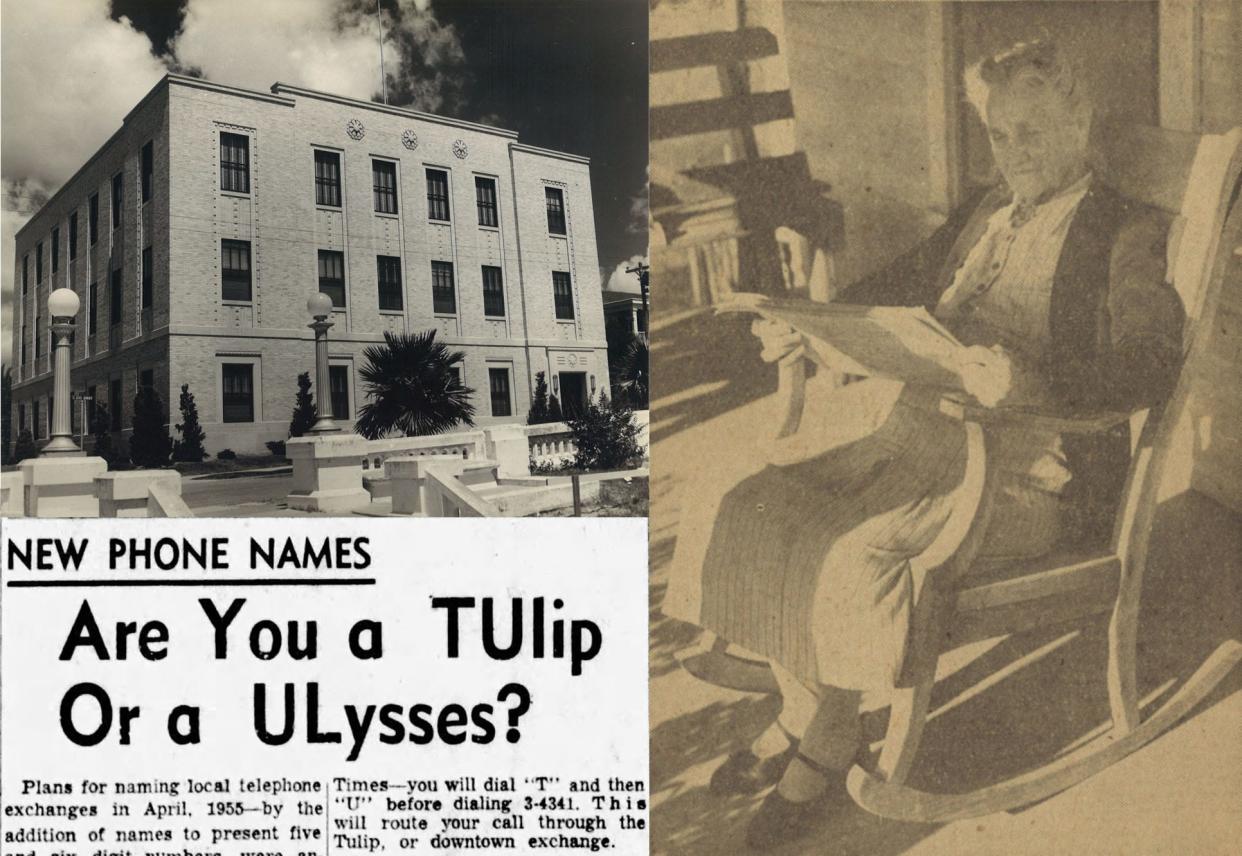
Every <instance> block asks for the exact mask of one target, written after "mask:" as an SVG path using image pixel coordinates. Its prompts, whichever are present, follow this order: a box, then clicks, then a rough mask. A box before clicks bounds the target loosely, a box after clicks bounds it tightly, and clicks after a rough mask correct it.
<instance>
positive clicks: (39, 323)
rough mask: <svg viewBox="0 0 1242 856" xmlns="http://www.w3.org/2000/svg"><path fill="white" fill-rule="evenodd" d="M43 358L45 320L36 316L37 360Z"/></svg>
mask: <svg viewBox="0 0 1242 856" xmlns="http://www.w3.org/2000/svg"><path fill="white" fill-rule="evenodd" d="M41 356H43V319H42V318H40V317H39V316H38V315H36V316H35V359H36V360H37V359H39V357H41Z"/></svg>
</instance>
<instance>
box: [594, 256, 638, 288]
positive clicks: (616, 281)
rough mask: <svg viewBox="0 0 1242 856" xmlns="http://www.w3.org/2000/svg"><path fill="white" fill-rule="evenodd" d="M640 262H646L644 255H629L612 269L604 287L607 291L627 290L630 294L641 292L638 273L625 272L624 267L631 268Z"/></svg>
mask: <svg viewBox="0 0 1242 856" xmlns="http://www.w3.org/2000/svg"><path fill="white" fill-rule="evenodd" d="M640 262H641V263H642V264H647V257H646V256H645V255H642V256H630V257H629V258H628V259H626V260H625V261H623V262H620V263H619V264H618V265H617V266H616V267H615V268H613V269H612V273H610V274H609V275H608V279H607V285H605V286H604V288H606V289H608V290H609V291H628V292H630V293H631V294H641V293H642V288H641V287H640V286H639V284H638V275H637V274H633V273H626V272H625V269H626V268H632V267H634V265H636V264H638V263H640Z"/></svg>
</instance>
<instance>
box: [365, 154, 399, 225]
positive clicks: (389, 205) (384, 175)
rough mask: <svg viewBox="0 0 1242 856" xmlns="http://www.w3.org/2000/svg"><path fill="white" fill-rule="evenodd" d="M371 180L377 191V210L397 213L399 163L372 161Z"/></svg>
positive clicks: (383, 212)
mask: <svg viewBox="0 0 1242 856" xmlns="http://www.w3.org/2000/svg"><path fill="white" fill-rule="evenodd" d="M371 181H372V185H373V189H374V191H375V210H376V211H378V212H380V213H381V214H396V213H397V165H396V164H395V163H390V162H388V161H378V160H377V161H371Z"/></svg>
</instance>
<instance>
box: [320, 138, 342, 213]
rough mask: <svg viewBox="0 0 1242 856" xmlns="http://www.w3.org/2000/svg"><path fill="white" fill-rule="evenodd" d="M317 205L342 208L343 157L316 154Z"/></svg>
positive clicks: (324, 153) (331, 153)
mask: <svg viewBox="0 0 1242 856" xmlns="http://www.w3.org/2000/svg"><path fill="white" fill-rule="evenodd" d="M315 204H316V205H330V206H332V207H333V208H340V207H341V156H340V155H339V154H337V153H336V152H319V151H317V152H315Z"/></svg>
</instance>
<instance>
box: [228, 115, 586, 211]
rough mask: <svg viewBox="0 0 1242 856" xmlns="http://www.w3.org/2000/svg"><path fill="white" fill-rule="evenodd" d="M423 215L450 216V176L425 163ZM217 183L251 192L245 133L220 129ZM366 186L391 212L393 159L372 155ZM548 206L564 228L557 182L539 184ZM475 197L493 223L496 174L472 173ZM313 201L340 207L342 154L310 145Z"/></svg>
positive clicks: (380, 208)
mask: <svg viewBox="0 0 1242 856" xmlns="http://www.w3.org/2000/svg"><path fill="white" fill-rule="evenodd" d="M426 175H427V217H428V219H430V220H437V221H440V222H446V223H447V222H450V221H451V220H452V211H451V210H450V205H449V177H448V173H447V172H446V171H445V170H442V169H431V168H428V169H427V173H426ZM220 189H221V190H227V191H230V192H233V193H249V192H250V138H249V137H247V136H246V135H244V134H230V133H225V132H222V133H221V134H220ZM371 190H372V200H373V204H374V207H375V210H376V212H378V213H380V214H396V213H397V212H398V202H397V165H396V163H394V162H393V161H386V160H377V159H372V161H371ZM544 195H545V202H546V205H547V212H548V231H549V232H550V233H551V234H553V235H564V234H565V195H564V193H563V192H562V191H561V190H560V188H556V187H545V188H544ZM474 197H475V207H476V209H477V213H478V218H479V225H480V226H491V227H496V226H499V225H500V218H499V215H498V214H497V207H496V198H497V197H496V180H495V179H492V178H486V177H484V176H475V178H474ZM315 204H316V205H322V206H324V207H327V208H340V207H341V156H340V154H339V153H338V152H330V151H324V150H321V149H316V150H315Z"/></svg>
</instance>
